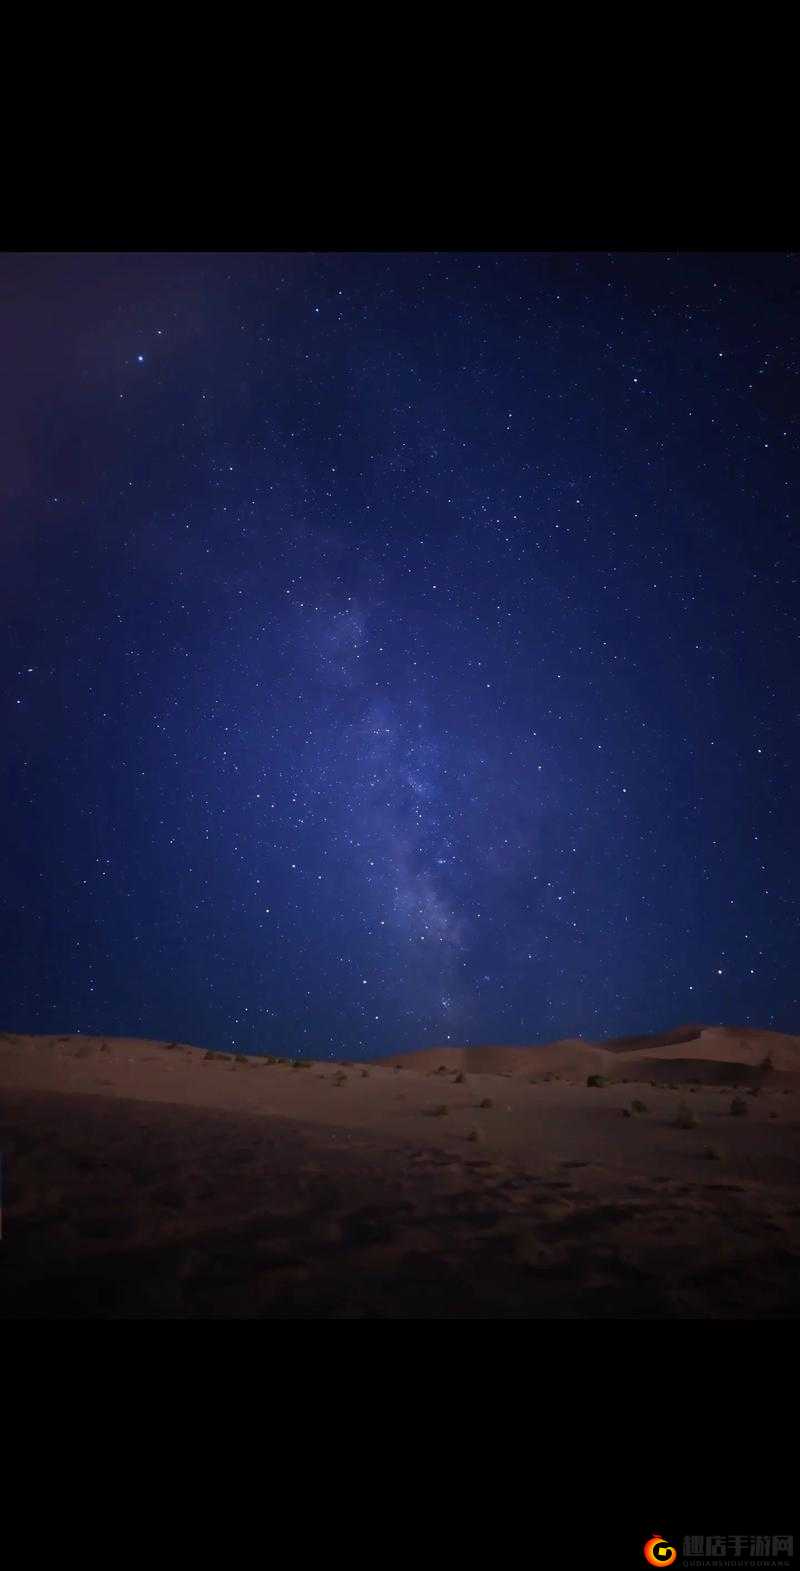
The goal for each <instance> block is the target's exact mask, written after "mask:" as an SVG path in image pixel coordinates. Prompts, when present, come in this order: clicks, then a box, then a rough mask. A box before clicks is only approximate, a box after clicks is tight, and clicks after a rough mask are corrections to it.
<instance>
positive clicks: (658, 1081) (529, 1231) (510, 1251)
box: [0, 1026, 800, 1319]
mask: <svg viewBox="0 0 800 1571" xmlns="http://www.w3.org/2000/svg"><path fill="white" fill-rule="evenodd" d="M279 1052H280V1050H279V1049H275V1054H276V1055H277V1054H278V1053H279ZM595 1076H596V1077H599V1079H600V1083H599V1084H595V1085H589V1084H587V1080H588V1079H589V1077H595ZM732 1106H735V1107H736V1111H735V1112H732V1111H731V1109H732ZM799 1112H800V1037H794V1036H787V1035H781V1034H779V1033H776V1032H770V1031H754V1030H747V1029H737V1028H731V1027H722V1026H716V1027H714V1026H712V1027H703V1026H690V1027H678V1028H675V1029H674V1030H673V1031H671V1032H670V1031H664V1032H661V1033H659V1034H657V1035H654V1036H650V1037H640V1038H633V1039H626V1040H624V1041H621V1040H617V1041H612V1042H606V1043H587V1042H582V1041H576V1040H569V1041H563V1042H557V1043H550V1044H546V1045H544V1046H536V1047H525V1046H511V1047H508V1046H502V1045H501V1046H484V1047H463V1048H455V1047H452V1046H447V1047H434V1048H428V1049H425V1050H422V1051H420V1052H413V1053H406V1054H403V1055H396V1056H394V1057H390V1058H387V1059H383V1060H382V1061H381V1062H379V1063H372V1064H360V1063H356V1064H352V1065H350V1064H345V1063H334V1062H330V1061H326V1062H321V1063H307V1064H305V1065H302V1066H297V1067H295V1066H294V1065H293V1064H292V1063H291V1062H290V1061H288V1060H286V1059H283V1060H282V1061H276V1058H269V1057H266V1056H258V1057H256V1056H251V1057H247V1056H243V1055H233V1054H222V1053H215V1052H209V1051H206V1050H204V1049H202V1048H198V1047H193V1046H190V1045H188V1044H184V1043H165V1042H153V1041H142V1040H134V1039H129V1038H110V1037H106V1038H103V1037H87V1036H69V1035H58V1036H18V1035H14V1034H12V1033H6V1034H4V1035H2V1036H0V1152H1V1153H2V1167H3V1174H2V1176H3V1212H2V1242H0V1306H1V1307H0V1313H2V1315H3V1316H4V1317H6V1318H19V1319H28V1318H123V1319H124V1318H222V1317H233V1318H254V1319H259V1318H277V1319H292V1318H297V1319H309V1318H326V1319H352V1318H355V1319H363V1318H373V1319H374V1318H377V1319H392V1318H416V1319H420V1318H421V1319H426V1318H479V1319H482V1318H515V1319H542V1318H545V1319H546V1318H567V1319H594V1318H626V1319H628V1318H644V1319H650V1318H708V1317H717V1318H719V1317H721V1318H738V1317H764V1318H794V1317H795V1316H796V1315H797V1314H798V1312H799V1311H800V1141H799V1140H798V1135H799V1134H800V1122H798V1114H799Z"/></svg>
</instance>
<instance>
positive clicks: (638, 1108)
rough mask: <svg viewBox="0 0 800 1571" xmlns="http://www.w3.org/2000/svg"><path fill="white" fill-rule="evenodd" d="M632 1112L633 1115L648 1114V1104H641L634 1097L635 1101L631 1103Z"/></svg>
mask: <svg viewBox="0 0 800 1571" xmlns="http://www.w3.org/2000/svg"><path fill="white" fill-rule="evenodd" d="M631 1112H632V1113H646V1112H647V1103H646V1102H640V1101H639V1098H638V1097H634V1099H633V1101H632V1102H631Z"/></svg>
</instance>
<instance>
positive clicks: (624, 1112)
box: [622, 1107, 633, 1118]
mask: <svg viewBox="0 0 800 1571" xmlns="http://www.w3.org/2000/svg"><path fill="white" fill-rule="evenodd" d="M622 1116H623V1118H633V1113H632V1112H631V1110H630V1108H629V1107H623V1109H622Z"/></svg>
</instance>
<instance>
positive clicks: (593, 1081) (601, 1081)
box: [586, 1075, 608, 1086]
mask: <svg viewBox="0 0 800 1571" xmlns="http://www.w3.org/2000/svg"><path fill="white" fill-rule="evenodd" d="M586 1084H587V1086H607V1085H608V1076H607V1075H587V1076H586Z"/></svg>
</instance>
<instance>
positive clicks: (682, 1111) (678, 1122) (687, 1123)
mask: <svg viewBox="0 0 800 1571" xmlns="http://www.w3.org/2000/svg"><path fill="white" fill-rule="evenodd" d="M673 1122H674V1125H675V1128H676V1129H696V1128H697V1119H696V1118H695V1115H694V1113H693V1112H692V1109H691V1108H690V1106H689V1104H688V1102H680V1103H679V1105H678V1109H677V1112H676V1114H675V1118H674V1120H673Z"/></svg>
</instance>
